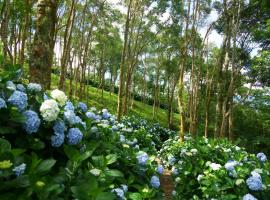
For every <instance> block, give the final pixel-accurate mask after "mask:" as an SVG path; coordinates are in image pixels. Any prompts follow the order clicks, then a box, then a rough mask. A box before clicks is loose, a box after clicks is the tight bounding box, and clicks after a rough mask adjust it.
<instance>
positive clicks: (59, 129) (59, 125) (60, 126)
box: [53, 120, 66, 134]
mask: <svg viewBox="0 0 270 200" xmlns="http://www.w3.org/2000/svg"><path fill="white" fill-rule="evenodd" d="M65 129H66V126H65V123H64V122H63V121H62V120H58V121H56V122H55V123H54V125H53V130H54V132H55V133H58V134H64V132H65Z"/></svg>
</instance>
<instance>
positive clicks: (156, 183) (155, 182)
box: [150, 176, 160, 189]
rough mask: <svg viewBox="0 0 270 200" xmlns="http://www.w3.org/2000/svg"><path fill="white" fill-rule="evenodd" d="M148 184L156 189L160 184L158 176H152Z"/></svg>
mask: <svg viewBox="0 0 270 200" xmlns="http://www.w3.org/2000/svg"><path fill="white" fill-rule="evenodd" d="M150 184H151V186H152V187H153V188H156V189H158V188H159V186H160V181H159V178H158V177H157V176H152V177H151V180H150Z"/></svg>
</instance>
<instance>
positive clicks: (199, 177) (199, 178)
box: [197, 174, 204, 182]
mask: <svg viewBox="0 0 270 200" xmlns="http://www.w3.org/2000/svg"><path fill="white" fill-rule="evenodd" d="M203 177H204V175H202V174H199V175H198V177H197V181H198V182H200V181H201V180H202V178H203Z"/></svg>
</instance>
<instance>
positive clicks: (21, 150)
mask: <svg viewBox="0 0 270 200" xmlns="http://www.w3.org/2000/svg"><path fill="white" fill-rule="evenodd" d="M137 131H138V132H140V130H137V129H136V128H132V129H131V128H130V127H129V126H127V125H125V124H123V123H119V122H117V121H116V118H115V116H113V115H111V114H110V113H109V111H108V110H107V109H103V110H101V111H98V110H97V109H95V108H88V106H87V105H86V104H85V103H83V102H71V101H69V100H68V98H67V97H66V95H65V93H63V92H62V91H60V90H58V89H55V90H52V91H49V92H44V91H43V90H42V88H41V86H40V85H39V84H36V83H29V84H22V83H18V84H16V83H13V82H12V81H8V82H7V81H4V79H3V80H2V82H0V135H1V138H0V147H1V148H0V183H1V184H0V199H1V200H2V199H3V200H5V199H54V198H55V199H106V200H110V199H134V200H135V199H162V198H163V197H162V191H161V189H160V183H159V177H160V175H161V174H160V173H158V172H157V171H156V168H157V166H158V164H157V162H156V161H155V158H156V154H157V150H156V148H155V146H154V145H152V146H151V148H149V147H148V145H146V144H145V143H143V141H144V140H143V139H139V138H138V139H137V138H136V137H137V136H139V135H140V134H137V133H136V132H137ZM141 134H142V133H141ZM151 137H152V136H149V144H150V143H151V140H150V138H151ZM142 152H143V154H142V157H140V155H141V153H142Z"/></svg>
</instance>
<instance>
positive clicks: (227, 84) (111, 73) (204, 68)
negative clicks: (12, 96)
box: [0, 0, 270, 140]
mask: <svg viewBox="0 0 270 200" xmlns="http://www.w3.org/2000/svg"><path fill="white" fill-rule="evenodd" d="M119 8H120V9H119ZM0 11H1V12H0V14H1V15H0V22H1V45H2V47H1V48H2V54H3V59H2V65H3V66H4V65H5V64H7V63H8V62H11V63H13V64H15V65H16V64H19V65H20V66H21V68H22V70H24V71H25V69H26V68H24V64H29V78H30V81H33V82H38V83H41V84H42V85H43V86H44V87H45V88H47V89H49V88H50V84H51V72H52V66H55V67H53V71H54V72H59V76H60V77H59V83H58V84H59V87H60V88H61V89H62V90H65V91H66V92H68V93H69V96H70V98H74V97H78V98H80V99H86V100H89V99H90V98H91V97H90V96H89V93H88V92H87V88H88V87H87V85H88V84H89V83H90V82H93V81H94V82H96V83H98V84H97V85H98V88H99V89H100V94H101V97H103V91H104V89H105V86H106V85H107V84H108V85H109V88H110V92H113V91H114V88H115V86H117V93H118V106H117V117H118V119H120V118H121V117H122V116H123V115H127V114H128V112H129V110H130V109H132V106H133V103H132V102H133V100H134V98H135V96H140V99H141V100H142V101H143V102H144V103H149V100H151V102H152V105H153V119H154V120H155V118H156V115H157V113H158V112H159V109H160V106H161V105H163V107H165V108H166V110H167V116H168V117H167V120H168V127H170V128H175V127H174V124H175V123H174V121H175V119H174V113H175V112H178V113H179V116H180V117H179V130H180V136H181V140H184V133H185V132H190V133H191V134H192V136H194V137H195V136H196V135H197V134H198V133H199V132H204V135H205V136H206V137H207V136H208V135H209V133H210V134H212V136H214V137H216V138H219V137H229V138H230V139H233V138H234V135H235V132H237V133H238V131H237V127H236V126H235V123H234V122H235V121H236V120H237V119H238V117H236V118H234V117H235V113H236V112H238V108H239V106H242V105H243V103H245V102H246V99H247V97H249V96H250V95H251V94H252V91H253V90H252V87H244V86H246V85H247V84H249V85H251V86H254V84H255V83H256V84H257V83H258V82H259V83H261V84H263V85H264V86H267V85H268V86H269V74H270V73H268V72H269V51H267V48H269V37H268V36H269V34H270V32H269V29H267V27H269V18H270V16H269V15H270V14H269V13H270V12H269V11H270V6H269V3H268V1H267V0H262V1H259V0H250V1H249V2H246V1H244V0H223V1H222V3H221V2H219V1H217V2H212V1H210V0H179V1H175V0H159V1H156V0H128V1H119V4H118V5H114V4H112V3H111V2H110V1H106V0H92V1H90V0H83V1H81V0H67V1H61V0H38V1H35V0H24V1H22V0H13V1H11V0H4V1H3V2H1V3H0ZM213 12H217V13H218V19H217V21H214V22H213V23H210V24H209V23H206V22H207V20H208V18H209V16H212V15H211V13H212V14H213ZM202 28H204V29H206V30H207V31H206V33H205V35H201V34H200V30H201V29H202ZM213 30H216V31H218V32H219V33H220V34H221V35H222V36H223V42H222V45H221V47H217V46H215V45H214V44H212V43H210V42H209V37H211V34H210V33H211V31H213ZM258 46H260V48H261V49H262V51H261V53H260V54H258V56H257V57H255V58H251V57H250V53H251V52H252V50H253V49H254V48H255V47H258ZM262 57H263V58H262ZM260 61H261V62H260ZM262 62H264V63H263V64H262ZM265 62H266V63H265ZM267 64H268V65H267ZM267 67H268V68H267ZM267 73H268V75H267ZM27 74H28V73H27V72H25V75H27ZM73 86H74V87H73ZM236 97H239V99H240V100H236V99H237V98H236ZM164 105H165V106H164ZM241 109H243V108H241ZM268 131H269V129H268Z"/></svg>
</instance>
